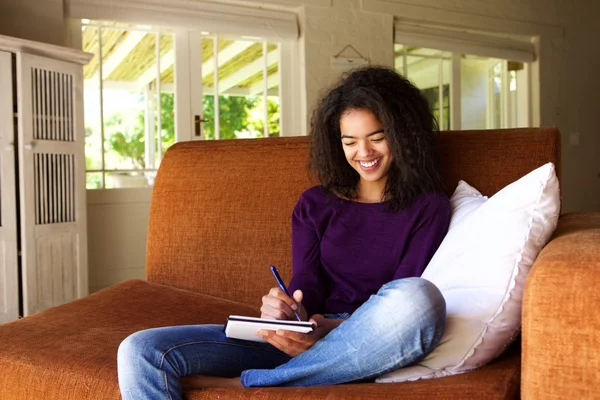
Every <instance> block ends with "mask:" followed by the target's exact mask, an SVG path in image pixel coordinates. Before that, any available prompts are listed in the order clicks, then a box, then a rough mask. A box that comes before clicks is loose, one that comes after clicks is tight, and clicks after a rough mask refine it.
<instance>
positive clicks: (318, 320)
mask: <svg viewBox="0 0 600 400" xmlns="http://www.w3.org/2000/svg"><path fill="white" fill-rule="evenodd" d="M325 320H326V318H325V317H324V316H322V315H321V314H315V315H313V316H312V317H310V320H309V322H312V323H313V324H315V325H316V326H322V325H324V322H325Z"/></svg>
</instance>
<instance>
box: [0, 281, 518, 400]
mask: <svg viewBox="0 0 600 400" xmlns="http://www.w3.org/2000/svg"><path fill="white" fill-rule="evenodd" d="M229 314H241V315H258V310H257V309H256V308H253V307H249V306H247V305H244V304H240V303H236V302H232V301H229V300H223V299H219V298H216V297H213V296H208V295H203V294H199V293H194V292H189V291H186V290H181V289H175V288H172V287H168V286H163V285H159V284H155V283H149V282H146V281H141V280H131V281H126V282H123V283H121V284H118V285H115V286H112V287H110V288H107V289H104V290H102V291H100V292H96V293H94V294H92V295H90V296H88V297H86V298H83V299H80V300H76V301H74V302H71V303H68V304H64V305H62V306H59V307H55V308H51V309H49V310H46V311H43V312H40V313H38V314H34V315H32V316H30V317H27V318H24V319H21V320H18V321H14V322H11V323H7V324H4V325H0V371H1V373H0V399H10V400H25V399H44V400H54V399H56V400H59V399H60V400H69V399H72V400H87V399H90V400H91V399H94V400H118V399H120V394H119V387H118V381H117V349H118V346H119V344H120V343H121V341H122V340H123V339H124V338H126V337H127V336H128V335H129V334H131V333H133V332H135V331H138V330H141V329H146V328H151V327H159V326H168V325H181V324H196V323H223V321H224V320H225V317H226V316H227V315H229ZM519 374H520V356H519V348H518V347H515V348H514V351H513V352H512V353H511V354H508V355H505V356H504V357H502V358H501V359H500V360H498V361H497V362H495V363H492V364H490V365H489V366H487V367H485V368H483V369H481V370H479V371H475V372H473V373H468V374H465V375H460V376H454V377H449V378H442V379H435V380H431V381H428V382H427V383H426V384H423V382H408V383H402V384H389V385H380V384H372V383H366V384H352V385H339V386H328V387H315V388H304V389H297V388H255V389H245V390H243V391H227V390H225V391H222V390H220V389H219V390H207V391H204V390H202V391H199V390H196V391H192V392H190V393H189V394H188V399H193V400H198V399H204V398H207V399H208V398H211V399H212V398H219V396H220V398H234V399H235V398H246V397H252V398H263V399H266V398H268V399H280V398H286V399H287V398H297V399H300V398H302V399H317V398H330V399H331V398H343V399H349V398H397V397H398V396H401V397H403V398H404V399H453V400H454V399H456V398H458V397H459V396H463V398H465V397H464V395H465V394H466V395H467V397H468V398H485V399H512V398H515V396H517V393H518V390H519V376H520V375H519Z"/></svg>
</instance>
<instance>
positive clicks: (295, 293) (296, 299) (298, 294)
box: [293, 289, 304, 304]
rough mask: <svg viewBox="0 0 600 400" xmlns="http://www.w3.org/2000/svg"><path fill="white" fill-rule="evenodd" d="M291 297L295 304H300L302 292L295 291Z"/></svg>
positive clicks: (302, 296)
mask: <svg viewBox="0 0 600 400" xmlns="http://www.w3.org/2000/svg"><path fill="white" fill-rule="evenodd" d="M293 296H294V300H295V301H296V303H298V304H302V300H303V299H304V293H302V290H300V289H298V290H296V291H295V292H294V294H293Z"/></svg>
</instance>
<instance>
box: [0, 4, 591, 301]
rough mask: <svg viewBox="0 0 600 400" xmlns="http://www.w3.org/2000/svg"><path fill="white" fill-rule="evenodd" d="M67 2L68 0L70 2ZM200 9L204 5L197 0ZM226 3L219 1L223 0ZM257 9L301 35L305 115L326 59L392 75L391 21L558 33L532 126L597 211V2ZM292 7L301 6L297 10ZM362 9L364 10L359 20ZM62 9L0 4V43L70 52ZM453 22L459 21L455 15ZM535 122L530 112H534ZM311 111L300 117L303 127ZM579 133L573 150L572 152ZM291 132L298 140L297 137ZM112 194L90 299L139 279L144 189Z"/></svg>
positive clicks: (567, 180)
mask: <svg viewBox="0 0 600 400" xmlns="http://www.w3.org/2000/svg"><path fill="white" fill-rule="evenodd" d="M68 1H69V0H66V2H67V3H68ZM197 1H201V0H197ZM223 2H226V1H225V0H223ZM245 3H246V4H248V5H251V6H253V5H256V6H258V5H261V6H263V7H273V6H274V4H275V5H276V7H280V8H288V7H290V6H291V7H292V8H293V9H295V10H297V11H298V13H299V23H300V27H301V35H302V37H301V40H300V42H299V49H300V53H301V54H300V64H301V65H300V67H299V68H300V70H301V71H304V73H305V79H306V81H305V82H304V83H303V85H304V89H305V90H302V91H301V92H300V93H297V96H299V97H300V98H303V100H302V102H303V108H306V109H307V110H309V111H310V110H311V109H312V107H313V106H314V105H315V103H316V101H317V99H318V96H319V92H320V91H321V90H322V89H323V88H325V87H327V86H329V85H331V84H332V83H333V82H334V81H335V80H336V79H337V77H338V75H339V73H340V71H338V70H332V69H331V68H330V64H329V63H330V57H331V56H332V55H335V54H336V53H337V52H338V51H340V50H341V49H342V48H343V47H344V46H346V45H347V44H351V45H352V46H354V47H355V48H356V49H357V50H358V51H359V52H360V53H361V54H362V55H364V56H366V57H368V58H369V59H370V61H371V63H373V64H384V65H389V66H393V62H394V60H393V19H394V16H395V17H397V18H403V17H406V15H405V14H410V15H411V16H413V17H414V15H415V12H416V13H417V14H419V15H420V17H419V19H421V20H423V21H428V20H429V21H431V20H435V19H436V18H438V19H440V18H441V19H443V20H444V21H446V22H447V23H456V24H459V25H460V24H467V25H468V24H471V23H476V22H477V21H482V20H485V18H489V19H490V21H492V22H494V21H496V23H495V25H496V26H497V27H502V28H505V29H521V28H522V27H523V26H524V25H523V24H527V23H531V24H532V25H533V26H536V27H539V28H540V29H541V31H545V32H547V31H551V32H556V28H557V27H558V28H559V30H560V29H563V30H564V35H563V36H562V37H554V38H552V39H547V38H544V36H543V35H542V38H541V40H540V42H539V55H540V60H541V62H540V65H537V66H536V65H534V66H533V68H534V69H535V68H539V81H538V82H533V84H534V85H537V86H539V93H540V94H539V104H540V109H539V110H537V114H539V119H538V120H537V121H534V123H536V124H540V125H544V126H548V125H556V126H558V127H559V129H560V130H561V132H562V134H563V147H562V159H563V173H562V190H563V211H573V210H581V211H585V210H597V211H600V161H599V160H600V154H599V149H600V133H599V129H600V127H599V126H598V125H599V124H598V123H597V122H596V121H597V119H598V117H597V115H598V111H599V110H598V105H599V102H598V101H597V99H598V96H599V95H600V82H599V81H598V80H597V79H596V75H597V71H599V70H600V48H599V47H598V46H597V43H596V40H597V38H598V37H600V24H598V22H597V18H598V16H600V2H598V1H596V0H578V1H574V2H570V1H564V0H521V1H517V0H509V1H497V0H363V1H362V3H361V2H360V1H359V0H274V1H246V2H245ZM298 6H301V7H300V8H299V9H298V8H297V7H298ZM361 6H362V7H365V6H367V7H368V8H369V9H370V10H373V9H378V10H384V11H383V12H369V11H363V10H362V9H361ZM64 12H65V8H64V7H63V5H62V1H61V0H44V1H43V2H40V1H37V0H8V3H7V0H4V2H3V4H2V5H0V34H7V35H13V36H18V37H23V38H26V39H32V40H40V41H45V42H48V43H53V44H67V43H75V42H76V41H69V40H68V39H67V35H66V34H65V31H66V27H67V21H66V19H65V18H64V16H63V14H64ZM457 13H458V14H457ZM304 97H305V99H304ZM533 112H534V113H536V110H535V109H534V110H533ZM309 116H310V113H309V112H308V113H307V115H306V118H309ZM570 132H579V144H577V145H571V144H569V134H570ZM298 133H299V134H301V133H304V132H303V131H302V129H298ZM113 196H114V195H113V194H106V193H104V194H103V193H101V192H98V193H92V192H90V193H89V194H88V216H89V221H88V227H89V240H90V242H89V253H90V287H91V291H94V290H96V289H99V288H101V287H104V286H107V285H110V284H113V283H116V282H119V281H121V280H123V279H125V278H130V277H142V278H143V277H144V273H143V266H144V262H145V256H144V253H145V239H146V227H147V222H148V206H149V190H148V191H147V194H146V195H139V196H138V197H135V198H134V200H133V201H129V200H128V199H125V198H121V197H123V196H118V195H116V196H117V199H114V198H112V197H113Z"/></svg>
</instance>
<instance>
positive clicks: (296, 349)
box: [258, 314, 337, 357]
mask: <svg viewBox="0 0 600 400" xmlns="http://www.w3.org/2000/svg"><path fill="white" fill-rule="evenodd" d="M309 321H310V322H312V323H313V324H315V325H316V328H315V329H314V330H313V331H312V332H310V333H301V332H293V331H286V330H282V329H279V330H277V331H270V330H264V329H263V330H260V331H258V336H260V337H261V338H263V339H265V340H266V341H267V342H269V343H271V344H272V345H273V346H275V347H277V348H278V349H279V350H281V351H283V352H284V353H286V354H287V355H289V356H291V357H296V356H297V355H298V354H301V353H303V352H305V351H306V350H308V349H310V348H311V347H312V346H313V345H314V344H315V343H317V341H318V340H319V339H321V338H322V337H324V336H325V335H327V334H328V333H329V331H331V330H332V329H333V328H335V326H330V324H329V323H328V322H329V321H328V320H327V319H326V318H325V317H323V316H322V315H320V314H315V315H313V316H312V317H311V318H310V320H309ZM336 326H337V324H336Z"/></svg>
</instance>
